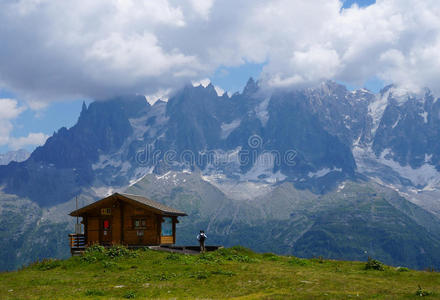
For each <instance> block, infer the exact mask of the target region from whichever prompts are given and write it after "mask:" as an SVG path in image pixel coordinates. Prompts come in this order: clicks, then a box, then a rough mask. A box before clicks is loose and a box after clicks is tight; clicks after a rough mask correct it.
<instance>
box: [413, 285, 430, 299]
mask: <svg viewBox="0 0 440 300" xmlns="http://www.w3.org/2000/svg"><path fill="white" fill-rule="evenodd" d="M431 294H432V293H431V292H430V291H427V290H424V289H422V287H421V286H420V284H419V288H418V289H417V291H416V296H420V297H426V296H429V295H431Z"/></svg>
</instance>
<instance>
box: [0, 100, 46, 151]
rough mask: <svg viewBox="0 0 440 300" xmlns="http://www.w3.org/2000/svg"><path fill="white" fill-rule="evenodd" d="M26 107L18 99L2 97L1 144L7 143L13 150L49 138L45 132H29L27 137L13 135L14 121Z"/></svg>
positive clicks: (35, 144)
mask: <svg viewBox="0 0 440 300" xmlns="http://www.w3.org/2000/svg"><path fill="white" fill-rule="evenodd" d="M25 110H26V107H24V106H19V104H18V102H17V100H15V99H9V98H0V146H4V145H7V146H8V147H9V148H10V149H12V150H17V149H21V148H23V147H25V146H38V145H41V144H43V143H44V142H45V141H46V139H47V138H48V136H47V135H45V134H43V133H29V134H28V136H26V137H18V138H17V137H12V136H11V132H12V130H13V128H14V126H13V124H12V121H13V120H14V119H15V118H17V117H18V116H19V115H20V114H21V113H22V112H23V111H25Z"/></svg>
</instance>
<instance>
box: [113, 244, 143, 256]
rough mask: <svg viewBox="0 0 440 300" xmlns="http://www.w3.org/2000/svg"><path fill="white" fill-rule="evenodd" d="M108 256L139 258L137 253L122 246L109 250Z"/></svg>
mask: <svg viewBox="0 0 440 300" xmlns="http://www.w3.org/2000/svg"><path fill="white" fill-rule="evenodd" d="M106 255H107V256H108V257H110V258H118V257H137V256H138V253H137V252H136V251H131V250H129V249H128V248H127V247H125V246H122V245H116V246H112V247H110V248H108V249H107V251H106Z"/></svg>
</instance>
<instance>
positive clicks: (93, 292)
mask: <svg viewBox="0 0 440 300" xmlns="http://www.w3.org/2000/svg"><path fill="white" fill-rule="evenodd" d="M84 295H86V296H104V292H103V291H100V290H87V291H86V292H85V293H84Z"/></svg>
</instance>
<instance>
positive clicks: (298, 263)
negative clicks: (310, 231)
mask: <svg viewBox="0 0 440 300" xmlns="http://www.w3.org/2000/svg"><path fill="white" fill-rule="evenodd" d="M289 264H291V265H295V266H307V265H310V262H309V261H308V260H306V259H303V258H298V257H295V256H293V257H292V259H291V260H289Z"/></svg>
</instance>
